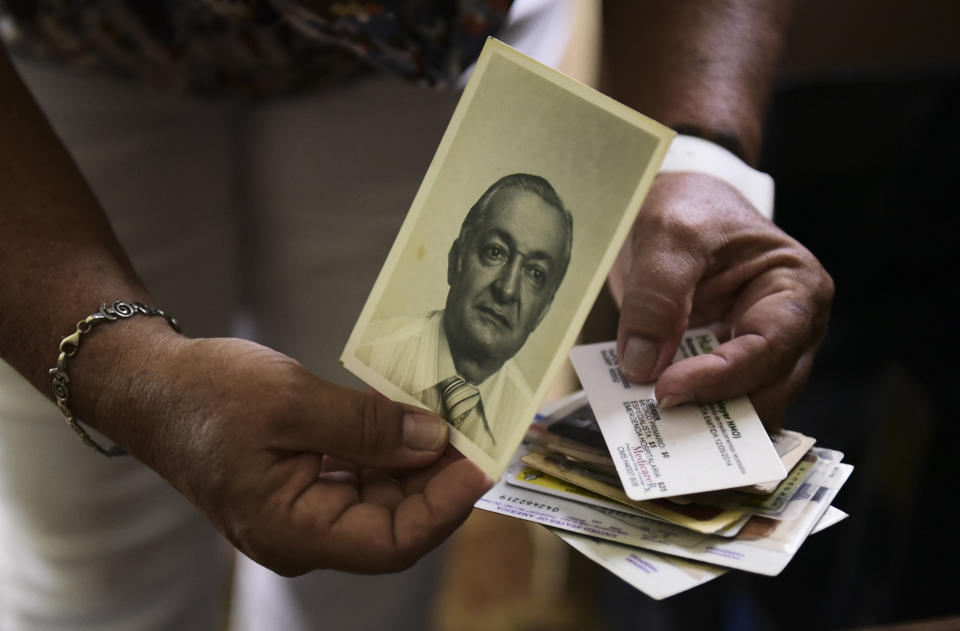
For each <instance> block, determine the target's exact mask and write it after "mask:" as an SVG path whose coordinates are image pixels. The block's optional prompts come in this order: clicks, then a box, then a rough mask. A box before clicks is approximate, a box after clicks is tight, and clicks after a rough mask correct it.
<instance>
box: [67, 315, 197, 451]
mask: <svg viewBox="0 0 960 631" xmlns="http://www.w3.org/2000/svg"><path fill="white" fill-rule="evenodd" d="M137 314H140V315H146V316H160V317H162V318H163V319H164V320H166V321H167V324H169V325H170V328H172V329H173V330H174V331H176V332H177V333H179V332H180V324H179V323H177V320H176V318H174V317H173V316H171V315H168V314H167V313H166V312H165V311H164V310H163V309H154V308H153V307H147V306H145V305H144V304H142V303H139V302H124V301H122V300H117V301H116V302H114V303H113V304H112V305H110V306H109V307H108V306H107V303H105V302H101V303H100V310H99V311H97V312H96V313H92V314H90V315H88V316H87V317H86V318H84V319H83V320H80V321H79V322H77V330H76V331H74V332H73V333H71V334H70V335H68V336H67V337H65V338H63V339H62V340H60V356H59V357H57V365H56V367H54V368H51V369H50V371H49V372H50V375H51V376H52V377H53V394H54V396H55V397H56V398H57V407H58V408H60V411H61V412H63V415H64V416H65V417H66V418H67V425H69V426H70V428H71V429H72V430H73V431H74V432H76V434H77V436H79V437H80V440H82V441H83V442H84V444H85V445H87V446H88V447H92V448H93V449H96V450H97V451H99V452H100V453H101V454H103V455H104V456H111V457H112V456H124V455H126V453H127V452H126V451H125V450H124V449H123V447H120V446H118V445H114V446H112V447H110V448H105V447H103V446H102V445H100V444H99V443H98V442H97V441H95V440H94V439H93V438H91V436H90V434H88V433H87V430H85V429H83V427H81V426H80V419H78V418H77V417H76V416H74V414H73V412H71V411H70V408H69V407H67V400H68V399H69V398H70V389H69V388H68V387H67V384H69V383H70V377H68V376H67V360H68V359H70V358H71V357H73V356H74V355H76V354H77V351H78V350H79V349H80V338H81V337H82V336H84V335H86V334H87V333H89V332H90V331H91V330H92V329H93V327H95V326H97V325H98V324H100V323H102V322H114V321H116V320H118V319H120V318H129V317H131V316H134V315H137Z"/></svg>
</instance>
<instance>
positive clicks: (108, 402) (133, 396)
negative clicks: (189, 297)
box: [51, 313, 186, 448]
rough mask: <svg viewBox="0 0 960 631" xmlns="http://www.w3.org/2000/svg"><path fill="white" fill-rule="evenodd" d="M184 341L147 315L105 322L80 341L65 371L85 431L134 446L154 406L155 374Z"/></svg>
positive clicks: (162, 320) (158, 319)
mask: <svg viewBox="0 0 960 631" xmlns="http://www.w3.org/2000/svg"><path fill="white" fill-rule="evenodd" d="M155 315H158V314H155ZM68 337H70V336H68ZM185 341H186V338H184V337H183V336H182V335H180V333H179V332H178V331H176V330H174V329H173V328H172V326H171V324H170V323H169V322H168V321H167V320H166V319H165V318H164V317H146V314H143V313H135V314H134V315H132V316H130V317H118V318H116V319H114V320H110V321H101V322H100V323H99V324H98V325H96V326H94V327H93V328H91V329H89V330H88V332H87V333H86V334H84V335H82V336H80V341H79V343H80V345H81V346H78V348H77V351H76V353H75V354H74V355H73V356H72V357H71V358H70V359H69V360H68V361H69V363H68V367H67V371H66V372H67V373H68V379H69V398H68V401H67V406H68V407H69V412H70V413H71V414H72V416H73V417H74V418H76V419H80V427H81V429H88V428H93V429H95V430H97V432H99V433H101V434H103V435H104V436H106V437H108V438H109V440H110V441H112V442H113V443H114V444H116V445H118V446H122V447H123V448H129V447H131V444H130V443H131V442H133V441H134V440H135V438H137V437H138V436H139V435H141V434H142V431H141V430H140V429H139V428H137V427H136V424H137V420H138V419H140V418H142V417H144V416H145V415H144V412H145V411H147V410H149V409H150V408H152V407H155V405H156V404H155V402H152V401H153V399H155V397H153V396H152V391H153V390H154V386H153V381H154V380H153V379H152V378H151V377H150V375H151V373H155V372H156V371H157V370H161V371H162V370H163V368H162V366H163V365H164V363H165V361H166V360H167V358H168V357H170V356H172V355H173V354H175V352H176V349H177V348H178V347H179V345H181V344H182V343H183V342H185ZM61 348H62V347H61ZM51 374H52V373H51ZM54 377H55V376H54ZM61 410H62V411H64V410H63V409H62V408H61ZM64 413H65V414H67V411H64ZM68 423H69V421H68ZM78 433H79V432H78ZM85 442H86V441H85ZM103 447H108V445H106V444H104V445H103Z"/></svg>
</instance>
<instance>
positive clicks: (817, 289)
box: [609, 173, 833, 429]
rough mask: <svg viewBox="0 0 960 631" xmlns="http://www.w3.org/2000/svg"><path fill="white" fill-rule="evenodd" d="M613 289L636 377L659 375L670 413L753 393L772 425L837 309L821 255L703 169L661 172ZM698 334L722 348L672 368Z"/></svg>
mask: <svg viewBox="0 0 960 631" xmlns="http://www.w3.org/2000/svg"><path fill="white" fill-rule="evenodd" d="M609 282H610V288H611V290H612V292H613V295H614V298H615V300H616V301H617V304H618V305H620V309H621V311H620V326H619V331H618V335H617V341H618V343H617V349H618V355H619V357H620V364H621V369H622V370H623V372H624V374H626V376H627V377H628V378H629V379H630V380H631V381H635V382H637V383H644V382H649V381H652V380H654V379H656V380H657V385H656V397H657V400H658V401H660V402H661V405H662V406H664V407H669V406H671V405H677V404H680V403H684V402H687V401H698V402H707V401H716V400H719V399H728V398H732V397H737V396H741V395H750V399H751V402H752V403H753V405H754V407H755V408H756V410H757V413H758V414H759V416H760V418H761V419H762V420H763V422H764V424H765V425H766V426H767V428H768V429H774V428H776V427H777V426H779V423H780V420H781V419H782V417H783V414H784V412H785V411H786V408H787V407H788V406H789V404H790V403H791V402H792V401H793V400H794V399H795V398H796V396H797V395H798V394H799V393H800V391H801V390H802V388H803V386H804V385H805V384H806V381H807V378H808V377H809V374H810V369H811V367H812V363H813V358H814V355H815V353H816V350H817V347H818V346H819V345H820V342H821V341H822V339H823V336H824V335H825V334H826V329H827V320H828V316H829V311H830V305H831V303H832V301H833V281H832V279H831V278H830V276H829V275H828V274H827V272H826V271H825V270H824V269H823V267H822V266H821V265H820V262H819V261H818V260H817V259H816V257H814V256H813V255H812V254H811V253H810V252H809V251H808V250H807V249H806V248H804V247H803V246H802V245H801V244H800V243H798V242H797V241H796V240H794V239H792V238H791V237H790V236H788V235H787V234H786V233H784V232H783V231H781V230H780V229H779V228H777V227H776V226H775V225H774V224H773V223H771V222H770V221H768V220H767V219H765V218H764V217H762V216H761V215H760V214H759V213H758V212H757V211H756V209H754V208H753V206H751V205H750V203H749V202H748V201H747V200H746V199H745V198H744V197H743V196H742V195H740V193H739V192H737V191H736V190H735V189H733V188H732V187H731V186H729V185H728V184H727V183H725V182H723V181H721V180H718V179H715V178H713V177H710V176H707V175H702V174H696V173H665V174H661V175H658V176H657V178H656V180H655V181H654V184H653V186H652V187H651V189H650V193H649V195H648V196H647V199H646V201H645V203H644V206H643V209H642V210H641V211H640V214H639V216H638V217H637V220H636V221H635V222H634V225H633V228H632V230H631V232H630V236H629V237H628V239H627V242H626V243H625V244H624V246H623V249H622V250H621V252H620V255H619V256H618V258H617V261H616V262H615V263H614V267H613V269H612V270H611V273H610V278H609ZM695 327H709V328H711V329H713V330H714V331H715V332H716V333H717V336H718V338H719V339H720V341H721V345H720V346H718V347H717V348H716V349H715V350H714V352H713V353H710V354H706V355H699V356H696V357H691V358H688V359H685V360H682V361H679V362H677V363H676V364H673V365H670V361H671V360H672V358H673V356H674V353H675V352H676V350H677V347H678V345H679V344H680V341H681V339H682V336H683V332H684V331H685V330H686V329H688V328H695Z"/></svg>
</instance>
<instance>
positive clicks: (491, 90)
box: [341, 40, 673, 477]
mask: <svg viewBox="0 0 960 631" xmlns="http://www.w3.org/2000/svg"><path fill="white" fill-rule="evenodd" d="M672 134H673V132H672V131H670V130H669V129H667V128H665V127H663V126H661V125H659V124H657V123H655V122H653V121H651V120H649V119H647V118H645V117H643V116H641V115H640V114H637V113H636V112H633V111H632V110H630V109H628V108H626V107H624V106H622V105H620V104H618V103H616V102H615V101H613V100H611V99H609V98H607V97H605V96H603V95H601V94H599V93H598V92H595V91H594V90H592V89H590V88H588V87H586V86H584V85H582V84H579V83H577V82H576V81H573V80H572V79H569V78H567V77H564V76H563V75H561V74H559V73H557V72H555V71H553V70H551V69H549V68H547V67H545V66H542V65H540V64H538V63H537V62H535V61H533V60H531V59H529V58H527V57H525V56H524V55H522V54H520V53H518V52H516V51H514V50H513V49H511V48H509V47H508V46H506V45H505V44H502V43H500V42H498V41H496V40H489V41H488V43H487V45H486V47H485V48H484V52H483V54H482V55H481V57H480V59H479V61H478V62H477V66H476V69H475V70H474V73H473V75H472V77H471V79H470V81H469V82H468V84H467V86H466V88H465V90H464V94H463V96H462V97H461V100H460V103H459V105H458V106H457V109H456V111H455V113H454V115H453V118H452V119H451V121H450V124H449V126H448V128H447V131H446V133H445V134H444V137H443V140H442V141H441V143H440V146H439V148H438V150H437V153H436V155H435V156H434V159H433V162H432V163H431V165H430V168H429V170H428V171H427V174H426V176H425V178H424V181H423V183H422V185H421V187H420V190H419V192H418V193H417V196H416V198H415V199H414V201H413V204H412V206H411V208H410V211H409V213H408V215H407V217H406V219H405V221H404V224H403V226H402V228H401V230H400V232H399V234H398V236H397V239H396V242H395V243H394V246H393V248H392V250H391V252H390V254H389V256H388V257H387V261H386V262H385V264H384V267H383V269H382V270H381V272H380V276H379V277H378V279H377V281H376V283H375V285H374V287H373V289H372V291H371V294H370V297H369V298H368V300H367V303H366V305H365V307H364V309H363V311H362V313H361V314H360V317H359V319H358V321H357V324H356V326H355V328H354V330H353V333H352V334H351V336H350V339H349V341H348V342H347V346H346V349H345V350H344V353H343V356H342V358H341V361H342V362H343V364H344V366H345V367H346V368H347V369H348V370H350V371H351V372H353V373H354V374H356V375H357V376H359V377H360V378H361V379H363V380H364V381H366V382H367V383H368V384H369V385H370V386H372V387H373V388H375V389H376V390H378V391H380V392H381V393H383V394H384V395H386V396H389V397H391V398H393V399H395V400H398V401H403V402H406V403H411V404H415V405H419V406H421V407H426V408H428V409H430V410H433V411H435V412H437V413H438V414H441V415H442V416H444V417H445V418H447V420H448V421H449V422H450V424H451V429H452V431H451V443H452V444H453V445H454V446H455V447H456V448H457V449H459V450H460V451H461V452H462V453H464V454H465V455H466V456H467V457H469V458H471V459H473V460H474V461H476V462H477V463H478V464H479V465H480V466H481V467H482V468H483V469H484V470H485V471H486V472H487V473H488V474H490V475H491V476H494V477H497V476H498V475H499V474H500V473H501V472H502V471H503V469H504V468H505V467H506V466H507V464H508V463H509V460H510V457H511V456H512V454H513V452H514V451H515V450H516V447H517V445H518V444H519V443H520V440H521V439H522V437H523V434H524V432H525V430H526V428H527V426H528V425H529V424H530V421H531V420H532V418H533V416H534V414H535V412H536V410H537V408H538V407H539V405H540V403H541V402H542V399H543V397H544V395H545V393H546V390H547V388H548V387H549V385H550V382H551V380H552V379H553V376H554V375H555V373H556V372H557V370H558V369H559V368H560V366H561V364H562V363H563V361H564V358H565V356H566V353H567V352H568V351H569V349H570V347H571V346H572V345H573V343H574V340H575V338H576V335H577V332H578V330H579V328H580V327H581V326H582V324H583V321H584V319H585V318H586V315H587V312H588V311H589V308H590V306H591V304H592V303H593V301H594V299H595V298H596V295H597V293H598V292H599V290H600V288H601V287H602V284H603V282H604V279H605V277H606V273H607V271H608V270H609V268H610V266H611V264H612V262H613V259H614V257H615V256H616V253H617V251H618V250H619V247H620V245H621V243H622V242H623V240H624V238H625V236H626V234H627V231H628V230H629V227H630V224H631V223H632V220H633V218H634V217H635V216H636V213H637V211H638V210H639V208H640V205H641V202H642V199H643V196H644V195H645V193H646V191H647V189H648V188H649V186H650V183H651V182H652V179H653V176H654V175H655V173H656V169H657V167H658V166H659V164H660V161H661V160H662V158H663V154H664V152H665V151H666V148H667V145H668V144H669V140H670V138H671V137H672ZM371 184H372V185H375V183H371Z"/></svg>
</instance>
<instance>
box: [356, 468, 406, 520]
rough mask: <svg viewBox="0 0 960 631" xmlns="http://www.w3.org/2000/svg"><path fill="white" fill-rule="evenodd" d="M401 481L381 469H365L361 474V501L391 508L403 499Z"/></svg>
mask: <svg viewBox="0 0 960 631" xmlns="http://www.w3.org/2000/svg"><path fill="white" fill-rule="evenodd" d="M403 498H404V492H403V489H402V488H401V486H400V483H399V482H397V480H395V479H394V478H392V477H391V476H390V475H389V474H387V472H385V471H382V470H380V469H364V470H363V471H362V472H361V474H360V501H361V502H364V503H367V504H377V505H379V506H383V507H384V508H387V509H389V510H391V511H392V510H393V509H395V508H396V507H397V506H399V504H400V502H402V501H403Z"/></svg>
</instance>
